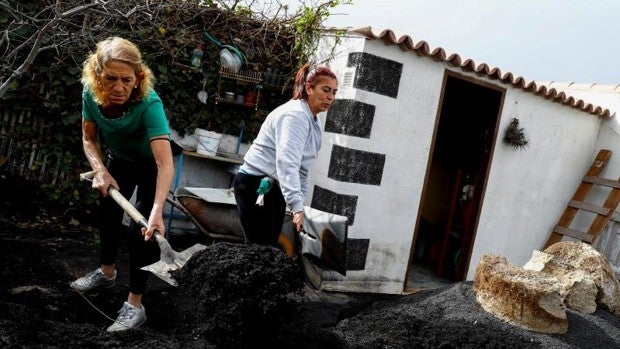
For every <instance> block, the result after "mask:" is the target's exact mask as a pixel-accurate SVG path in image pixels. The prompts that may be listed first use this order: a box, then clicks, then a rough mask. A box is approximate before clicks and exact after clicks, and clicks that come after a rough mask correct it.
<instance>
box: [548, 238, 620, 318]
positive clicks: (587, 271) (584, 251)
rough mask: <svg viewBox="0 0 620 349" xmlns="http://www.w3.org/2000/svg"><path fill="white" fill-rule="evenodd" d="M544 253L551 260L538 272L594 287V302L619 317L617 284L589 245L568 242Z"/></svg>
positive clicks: (609, 268)
mask: <svg viewBox="0 0 620 349" xmlns="http://www.w3.org/2000/svg"><path fill="white" fill-rule="evenodd" d="M543 252H544V253H546V254H548V255H551V256H553V257H552V258H551V259H550V260H549V261H548V262H547V263H546V264H545V266H544V268H543V269H542V270H541V272H543V273H546V274H551V275H556V276H557V275H575V274H578V275H580V277H583V280H585V279H587V280H589V281H590V282H592V283H594V284H595V285H596V288H597V296H596V301H597V302H598V303H599V304H602V305H604V306H605V307H606V308H607V309H609V311H611V312H612V313H613V314H614V315H617V316H618V315H620V283H619V282H618V279H617V278H616V274H615V272H614V270H613V269H612V267H611V265H610V264H609V262H608V261H607V259H605V256H604V255H602V254H601V253H600V252H598V251H597V250H595V249H594V248H593V247H592V246H590V245H589V244H586V243H583V242H571V241H562V242H558V243H555V244H553V245H551V246H549V247H548V248H547V249H545V250H544V251H543ZM584 282H585V281H584Z"/></svg>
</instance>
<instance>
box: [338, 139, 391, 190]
mask: <svg viewBox="0 0 620 349" xmlns="http://www.w3.org/2000/svg"><path fill="white" fill-rule="evenodd" d="M384 166H385V154H378V153H372V152H368V151H363V150H356V149H351V148H345V147H341V146H338V145H334V146H333V147H332V154H331V157H330V159H329V170H328V172H327V177H329V178H331V179H335V180H337V181H341V182H348V183H360V184H370V185H381V178H382V177H383V167H384Z"/></svg>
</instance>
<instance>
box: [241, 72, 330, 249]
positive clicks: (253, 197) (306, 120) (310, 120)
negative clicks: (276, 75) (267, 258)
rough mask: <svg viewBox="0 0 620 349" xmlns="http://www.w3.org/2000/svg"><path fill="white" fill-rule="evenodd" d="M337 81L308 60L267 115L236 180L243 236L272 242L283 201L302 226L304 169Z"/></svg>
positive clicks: (314, 154)
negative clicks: (290, 93) (286, 95)
mask: <svg viewBox="0 0 620 349" xmlns="http://www.w3.org/2000/svg"><path fill="white" fill-rule="evenodd" d="M337 87H338V82H337V79H336V75H335V74H334V73H333V72H332V71H331V70H330V69H329V68H328V67H325V66H319V67H311V66H310V65H307V64H306V65H304V66H303V67H301V68H300V69H299V70H298V71H297V73H296V74H295V86H294V91H293V98H292V99H291V100H290V101H288V102H286V103H285V104H283V105H281V106H279V107H278V108H276V109H274V110H273V111H272V112H271V113H269V115H267V118H266V119H265V121H264V122H263V124H262V126H261V128H260V131H259V133H258V136H257V137H256V139H255V140H254V142H253V143H252V146H251V147H250V149H249V150H248V152H247V153H246V155H245V157H244V159H243V160H244V161H243V164H242V165H241V167H240V168H239V171H238V173H237V175H236V176H235V182H234V190H235V199H236V200H237V209H238V213H239V218H240V219H241V224H242V226H243V233H244V237H245V241H246V242H248V243H257V244H263V245H273V246H276V245H277V243H278V237H279V235H280V232H281V230H282V224H283V222H284V216H285V213H286V207H287V206H288V207H289V208H290V210H291V212H292V213H293V224H294V226H295V229H296V230H297V231H298V232H299V231H300V230H301V228H302V227H301V226H302V222H303V215H304V211H303V207H304V202H305V200H306V194H307V193H308V174H309V172H310V170H311V168H312V166H313V165H314V162H315V160H316V157H317V155H318V152H319V149H320V147H321V128H320V125H319V121H318V119H317V115H318V114H319V113H321V112H325V111H327V110H328V109H329V107H330V106H331V104H332V102H333V101H334V98H335V96H336V91H337ZM261 183H262V184H261ZM259 188H260V189H259Z"/></svg>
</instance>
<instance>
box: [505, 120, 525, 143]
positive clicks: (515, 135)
mask: <svg viewBox="0 0 620 349" xmlns="http://www.w3.org/2000/svg"><path fill="white" fill-rule="evenodd" d="M504 142H505V143H506V144H508V145H511V146H512V147H513V148H515V149H523V148H526V147H527V146H528V144H529V141H528V139H527V137H526V136H525V128H523V127H520V126H519V119H517V118H513V119H512V120H511V121H510V124H509V125H508V127H507V128H506V133H505V134H504Z"/></svg>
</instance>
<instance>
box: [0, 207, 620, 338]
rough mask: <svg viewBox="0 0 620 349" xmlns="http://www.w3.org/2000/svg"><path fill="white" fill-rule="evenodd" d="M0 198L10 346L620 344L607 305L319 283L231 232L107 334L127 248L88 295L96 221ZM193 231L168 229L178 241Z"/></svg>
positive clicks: (2, 323) (119, 298)
mask: <svg viewBox="0 0 620 349" xmlns="http://www.w3.org/2000/svg"><path fill="white" fill-rule="evenodd" d="M0 208H1V209H2V211H0V249H1V253H0V346H2V347H4V348H22V347H27V348H50V347H57V348H78V347H79V348H82V347H87V348H99V347H109V348H239V347H259V346H260V347H272V348H414V347H415V348H550V347H553V348H571V347H575V348H618V347H620V320H619V319H618V318H616V317H614V316H613V315H611V314H610V313H609V312H607V311H605V310H598V311H597V312H596V313H595V314H593V315H583V314H578V313H574V312H569V324H570V325H569V331H568V333H567V334H565V335H545V334H539V333H534V332H527V331H524V330H521V329H519V328H516V327H514V326H511V325H508V324H506V323H503V322H502V321H500V320H498V319H496V318H495V317H493V316H492V315H490V314H488V313H486V312H484V311H483V310H482V308H481V307H480V306H479V305H478V304H477V303H476V301H475V298H474V295H473V293H472V287H471V286H472V285H471V283H469V282H464V283H456V284H453V285H451V286H450V287H447V288H443V289H437V290H427V291H422V292H418V293H416V294H412V295H377V294H344V293H329V292H322V291H318V290H315V289H312V288H310V287H308V286H306V285H305V283H304V282H303V278H302V276H301V275H300V272H299V270H300V268H299V267H298V265H297V263H296V262H295V261H293V260H292V259H290V258H289V257H287V256H286V255H284V254H283V253H282V252H281V251H279V250H276V249H273V248H268V247H262V246H253V245H244V244H230V243H216V244H209V245H208V246H207V249H205V250H204V251H202V252H200V253H199V254H197V255H195V256H194V258H193V259H191V260H190V262H189V263H188V264H187V265H186V267H185V268H183V269H182V270H181V271H179V272H177V273H175V274H174V276H175V278H176V279H177V280H178V281H179V286H178V287H173V286H170V285H168V284H166V283H165V282H163V281H161V280H159V279H157V278H155V277H151V278H150V280H149V287H148V289H147V293H146V294H145V296H144V299H143V303H144V306H145V308H146V312H147V316H148V321H147V322H146V323H145V324H144V325H143V326H142V327H141V328H139V329H137V330H133V331H128V332H124V333H116V334H109V333H106V332H105V328H106V327H107V326H108V325H110V323H111V322H112V320H111V319H113V318H114V317H115V316H116V312H117V310H118V309H119V308H120V307H121V305H122V302H123V301H124V300H125V299H126V297H127V292H128V286H127V280H128V276H127V275H126V274H127V273H126V271H127V264H126V263H127V255H126V253H124V251H123V253H121V255H120V260H119V265H118V271H119V282H118V283H117V286H116V287H115V288H114V289H113V290H110V291H108V292H102V293H99V294H93V295H87V296H82V295H80V294H79V293H77V292H75V291H72V290H71V289H70V288H69V282H70V281H71V280H73V279H75V278H76V277H79V276H81V275H83V274H84V273H85V272H87V271H90V270H92V269H94V268H95V267H96V264H97V251H98V246H97V241H98V239H97V231H96V229H94V228H92V227H91V226H89V225H87V224H83V223H78V222H77V221H76V220H75V219H70V218H75V216H71V217H68V215H67V214H65V215H64V217H63V215H59V216H54V215H49V214H47V215H46V214H44V213H42V212H40V210H38V209H33V208H32V207H30V208H29V209H28V210H26V211H23V210H21V211H15V206H14V205H13V206H12V205H11V204H10V203H4V204H2V205H0ZM16 212H17V213H16ZM20 212H21V213H20ZM24 212H27V214H24ZM195 242H196V239H195V238H193V237H175V236H173V237H172V238H171V244H172V246H173V248H175V249H177V250H180V249H184V248H187V247H188V246H190V245H192V244H193V243H195Z"/></svg>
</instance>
